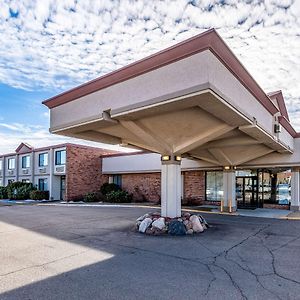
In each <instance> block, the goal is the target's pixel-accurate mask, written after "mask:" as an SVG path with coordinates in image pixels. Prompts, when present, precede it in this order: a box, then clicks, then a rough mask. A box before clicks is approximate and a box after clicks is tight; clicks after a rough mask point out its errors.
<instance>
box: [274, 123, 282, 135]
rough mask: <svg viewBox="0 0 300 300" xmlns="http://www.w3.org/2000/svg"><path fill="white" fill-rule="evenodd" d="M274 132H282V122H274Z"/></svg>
mask: <svg viewBox="0 0 300 300" xmlns="http://www.w3.org/2000/svg"><path fill="white" fill-rule="evenodd" d="M274 132H275V133H279V132H281V125H280V124H274Z"/></svg>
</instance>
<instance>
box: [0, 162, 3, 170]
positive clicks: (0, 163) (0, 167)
mask: <svg viewBox="0 0 300 300" xmlns="http://www.w3.org/2000/svg"><path fill="white" fill-rule="evenodd" d="M2 168H3V161H2V160H0V170H2Z"/></svg>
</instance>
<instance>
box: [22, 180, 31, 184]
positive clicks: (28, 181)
mask: <svg viewBox="0 0 300 300" xmlns="http://www.w3.org/2000/svg"><path fill="white" fill-rule="evenodd" d="M22 182H23V183H30V180H29V179H22Z"/></svg>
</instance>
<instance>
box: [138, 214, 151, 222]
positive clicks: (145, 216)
mask: <svg viewBox="0 0 300 300" xmlns="http://www.w3.org/2000/svg"><path fill="white" fill-rule="evenodd" d="M149 217H150V215H149V214H145V215H143V216H141V217H139V218H138V219H137V220H136V221H137V222H139V221H143V220H144V219H146V218H149Z"/></svg>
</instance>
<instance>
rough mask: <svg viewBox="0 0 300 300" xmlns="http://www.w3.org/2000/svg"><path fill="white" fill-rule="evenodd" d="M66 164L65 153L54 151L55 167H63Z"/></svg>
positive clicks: (64, 151) (63, 151)
mask: <svg viewBox="0 0 300 300" xmlns="http://www.w3.org/2000/svg"><path fill="white" fill-rule="evenodd" d="M62 153H65V155H64V161H63V162H62V155H61V154H62ZM66 162H67V151H66V150H65V149H64V150H56V151H55V165H56V166H65V165H66Z"/></svg>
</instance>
